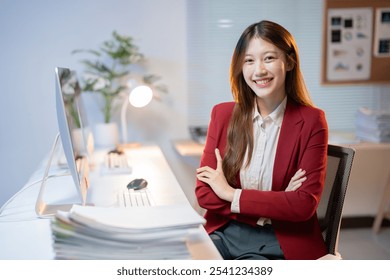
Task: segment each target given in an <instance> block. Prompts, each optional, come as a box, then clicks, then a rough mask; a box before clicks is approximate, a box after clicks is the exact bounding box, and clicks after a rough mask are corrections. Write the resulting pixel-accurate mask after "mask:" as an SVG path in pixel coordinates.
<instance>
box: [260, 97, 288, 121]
mask: <svg viewBox="0 0 390 280" xmlns="http://www.w3.org/2000/svg"><path fill="white" fill-rule="evenodd" d="M286 105H287V96H286V97H285V98H284V99H283V101H282V102H281V103H280V104H279V106H278V107H276V109H275V110H273V111H272V113H271V114H269V115H268V116H267V117H266V118H265V119H271V120H272V121H273V122H275V124H276V125H277V126H279V127H281V126H282V121H283V116H284V112H285V111H286ZM257 118H259V119H260V120H261V122H263V121H264V119H263V117H262V116H261V115H260V113H259V110H258V109H257V104H256V102H255V109H254V111H253V121H255V120H256V119H257Z"/></svg>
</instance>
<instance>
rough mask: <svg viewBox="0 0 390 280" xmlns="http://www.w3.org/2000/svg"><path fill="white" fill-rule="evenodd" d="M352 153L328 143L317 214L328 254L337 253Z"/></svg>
mask: <svg viewBox="0 0 390 280" xmlns="http://www.w3.org/2000/svg"><path fill="white" fill-rule="evenodd" d="M354 155H355V150H354V149H352V148H347V147H341V146H336V145H330V144H329V145H328V164H327V169H326V178H325V186H324V191H323V194H322V197H321V201H320V204H319V206H318V209H317V216H318V219H319V221H320V225H321V230H322V234H323V237H324V241H325V244H326V246H327V248H328V253H329V254H334V255H335V254H337V245H338V236H339V232H340V224H341V214H342V211H343V205H344V198H345V195H346V192H347V186H348V181H349V175H350V173H351V169H352V162H353V158H354Z"/></svg>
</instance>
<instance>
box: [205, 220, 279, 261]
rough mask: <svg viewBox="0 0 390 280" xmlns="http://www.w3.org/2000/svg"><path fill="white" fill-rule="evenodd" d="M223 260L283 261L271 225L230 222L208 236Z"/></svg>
mask: <svg viewBox="0 0 390 280" xmlns="http://www.w3.org/2000/svg"><path fill="white" fill-rule="evenodd" d="M210 237H211V239H212V240H213V242H214V244H215V246H216V247H217V249H218V251H219V253H220V254H221V256H222V257H223V259H225V260H283V259H284V254H283V251H282V249H281V248H280V245H279V241H278V240H277V239H276V236H275V232H274V230H273V228H272V225H264V226H256V227H253V226H250V225H248V224H244V223H240V222H237V221H231V222H229V223H228V224H227V225H226V226H224V227H222V228H221V229H218V230H216V231H214V232H213V233H211V234H210Z"/></svg>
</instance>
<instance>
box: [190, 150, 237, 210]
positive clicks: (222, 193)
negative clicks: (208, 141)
mask: <svg viewBox="0 0 390 280" xmlns="http://www.w3.org/2000/svg"><path fill="white" fill-rule="evenodd" d="M215 156H216V158H217V169H213V168H211V167H209V166H203V167H200V168H198V169H197V170H196V172H197V174H196V177H197V178H198V179H199V180H200V181H202V182H204V183H206V184H208V185H209V186H210V187H211V189H212V190H213V191H214V193H215V194H216V195H217V196H218V197H219V198H220V199H223V200H226V201H230V202H232V201H233V196H234V188H232V187H231V186H230V185H229V184H228V182H227V181H226V178H225V175H224V174H223V170H222V157H221V154H220V153H219V150H218V149H215Z"/></svg>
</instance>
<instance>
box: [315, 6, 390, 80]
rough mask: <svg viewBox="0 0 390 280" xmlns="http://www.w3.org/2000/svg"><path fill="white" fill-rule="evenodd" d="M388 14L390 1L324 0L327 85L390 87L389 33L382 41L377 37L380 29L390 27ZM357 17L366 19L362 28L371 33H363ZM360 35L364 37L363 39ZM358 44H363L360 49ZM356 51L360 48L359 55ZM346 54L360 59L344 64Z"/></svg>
mask: <svg viewBox="0 0 390 280" xmlns="http://www.w3.org/2000/svg"><path fill="white" fill-rule="evenodd" d="M388 11H390V0H324V19H323V51H322V83H323V84H324V85H332V84H336V85H337V84H390V55H388V54H387V52H388V51H387V49H388V47H390V43H387V42H388V41H387V37H386V36H387V33H386V36H385V37H386V38H385V40H378V36H376V34H378V30H383V29H378V28H383V26H384V27H385V28H390V21H389V22H387V18H388V17H387V16H388V15H389V14H388V13H387V12H388ZM359 13H361V14H359ZM384 16H386V17H384ZM356 17H357V18H358V20H359V21H361V20H362V18H363V21H362V22H363V23H364V24H362V25H361V26H364V28H366V30H365V31H367V32H360V33H359V28H361V26H358V25H357V24H355V23H358V21H357V19H356ZM378 20H379V24H377V21H378ZM353 25H355V26H353ZM352 27H353V28H352ZM386 30H387V29H386ZM350 31H351V32H350ZM363 33H365V34H363ZM356 34H361V37H359V35H356ZM367 34H369V35H368V36H367V37H366V41H365V42H364V38H363V37H364V36H365V35H367ZM381 34H383V33H381ZM348 36H350V37H349V38H348ZM370 37H371V38H370ZM351 38H352V39H351ZM361 38H363V39H361ZM347 39H348V40H351V41H353V40H355V45H356V48H355V46H353V47H350V46H348V45H347V44H348V43H347V42H346V40H347ZM389 39H390V37H389ZM378 42H381V46H382V48H380V47H378V46H379V43H378ZM383 42H384V43H385V47H384V48H383V44H382V43H383ZM343 43H344V45H343ZM358 44H360V45H359V46H357V45H358ZM343 47H344V49H343ZM356 49H359V52H358V51H356ZM343 53H350V54H354V55H356V58H354V57H353V56H352V55H351V56H350V57H349V58H348V59H346V58H345V57H344V62H343V58H342V54H343ZM357 53H359V54H360V57H358V56H357ZM359 60H361V61H362V62H359ZM343 63H344V65H343ZM348 71H349V72H348Z"/></svg>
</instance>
